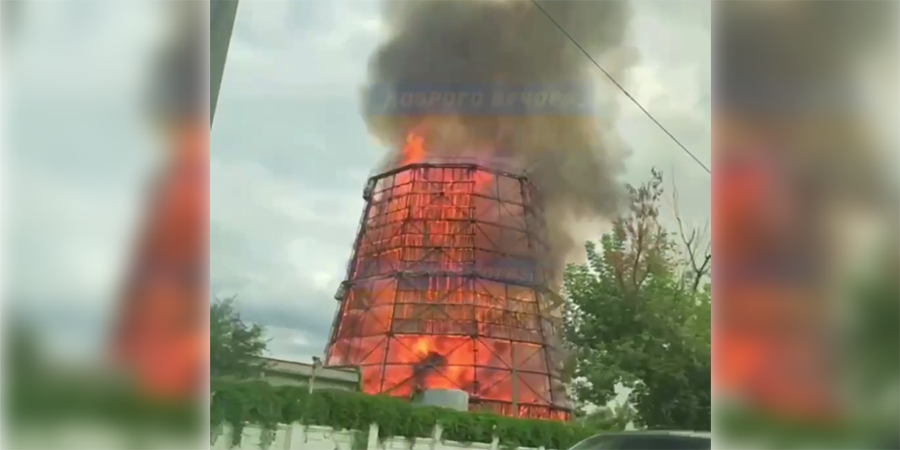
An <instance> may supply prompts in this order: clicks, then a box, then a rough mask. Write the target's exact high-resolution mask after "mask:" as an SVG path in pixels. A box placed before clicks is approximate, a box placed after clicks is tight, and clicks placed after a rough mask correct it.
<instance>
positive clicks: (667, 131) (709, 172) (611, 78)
mask: <svg viewBox="0 0 900 450" xmlns="http://www.w3.org/2000/svg"><path fill="white" fill-rule="evenodd" d="M531 3H534V6H535V7H537V9H539V10H540V11H541V12H542V13H544V15H545V16H547V18H548V19H550V22H553V25H556V28H558V29H559V31H561V32H562V34H564V35H565V36H566V37H567V38H568V39H569V41H571V42H572V43H573V44H575V46H576V47H578V50H581V53H584V56H586V57H587V59H589V60H590V61H591V62H592V63H594V66H596V67H597V68H598V69H600V71H601V72H603V75H606V78H609V81H612V82H613V84H614V85H616V87H617V88H619V90H620V91H622V93H623V94H625V96H626V97H628V99H629V100H631V102H632V103H634V104H635V105H637V107H638V108H640V109H641V111H643V112H644V115H646V116H647V117H649V118H650V120H652V121H653V123H655V124H656V126H658V127H659V129H660V130H663V132H664V133H666V135H668V136H669V137H670V138H671V139H672V140H673V141H675V144H677V145H678V146H679V147H681V149H682V150H684V152H685V153H687V154H688V156H690V157H691V158H693V159H694V162H696V163H697V164H699V165H700V167H702V168H703V170H705V171H706V173H708V174H712V171H710V170H709V167H707V166H706V164H703V162H702V161H700V159H699V158H697V156H695V155H694V154H693V153H692V152H691V151H690V150H688V149H687V147H685V146H684V144H682V143H681V141H679V140H678V138H676V137H675V136H674V135H672V133H670V132H669V130H667V129H666V127H664V126H663V125H662V124H661V123H659V121H658V120H656V118H655V117H653V115H652V114H650V112H649V111H647V109H646V108H644V106H643V105H641V103H640V102H638V101H637V99H635V98H634V97H632V96H631V94H630V93H629V92H628V91H627V90H625V87H624V86H622V85H621V84H619V82H618V81H616V79H615V78H613V76H612V75H610V74H609V72H607V71H606V69H604V68H603V67H602V66H601V65H600V63H598V62H597V60H595V59H594V58H593V57H592V56H591V54H590V53H588V52H587V50H585V49H584V47H582V46H581V44H579V43H578V41H576V40H575V38H573V37H572V35H570V34H569V32H568V31H566V29H565V28H563V27H562V25H560V24H559V22H557V21H556V19H554V18H553V16H551V15H550V13H548V12H547V11H546V10H545V9H544V8H543V7H541V5H540V4H538V2H537V0H531Z"/></svg>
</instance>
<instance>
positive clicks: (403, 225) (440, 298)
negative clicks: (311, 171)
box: [326, 162, 569, 419]
mask: <svg viewBox="0 0 900 450" xmlns="http://www.w3.org/2000/svg"><path fill="white" fill-rule="evenodd" d="M364 198H365V200H366V207H365V212H364V213H363V218H362V221H361V224H360V228H359V234H358V236H357V239H356V244H355V248H354V254H353V256H352V258H351V261H350V264H349V267H348V273H347V280H346V281H345V282H344V283H342V284H341V288H340V289H339V290H338V293H337V295H336V299H337V300H338V301H339V302H340V307H339V308H338V311H337V315H336V316H335V320H334V325H333V328H332V333H331V338H330V340H329V344H328V348H327V351H326V353H327V364H328V365H354V366H359V367H360V368H361V371H362V379H363V390H364V391H365V392H367V393H371V394H376V393H382V394H389V395H394V396H401V397H409V396H411V395H414V394H415V393H417V392H419V391H422V390H424V389H460V390H464V391H466V392H468V393H469V395H470V399H471V400H470V409H472V410H490V411H494V412H496V413H499V414H503V415H508V416H518V417H532V418H546V419H566V418H568V416H569V407H568V403H567V399H566V395H565V388H564V386H563V383H562V381H561V379H560V370H561V367H560V366H561V356H560V354H559V352H558V348H559V347H558V343H557V339H558V338H557V334H556V333H557V330H558V329H559V322H560V320H561V315H562V312H561V306H562V305H561V301H560V300H559V297H558V296H556V295H555V294H553V292H552V290H551V289H550V287H551V286H550V283H551V282H552V278H553V276H554V274H553V270H552V269H553V268H552V267H548V266H547V265H546V264H547V263H546V261H548V260H549V259H547V258H544V256H545V255H546V254H547V253H548V252H549V249H548V248H547V245H546V238H545V231H544V229H545V226H544V214H543V209H542V201H541V197H540V195H539V192H538V191H537V190H536V189H535V188H534V186H533V185H532V184H531V183H530V182H529V181H528V179H527V178H525V177H523V176H520V175H516V174H512V173H506V172H502V171H497V170H494V169H491V168H489V167H485V166H483V165H479V164H476V163H460V162H447V163H435V162H410V163H408V164H405V165H401V166H400V167H398V168H395V169H393V170H390V171H388V172H385V173H382V174H380V175H376V176H374V177H372V178H371V179H370V180H369V183H368V185H367V187H366V190H365V193H364Z"/></svg>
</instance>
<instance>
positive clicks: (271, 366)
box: [262, 357, 360, 384]
mask: <svg viewBox="0 0 900 450" xmlns="http://www.w3.org/2000/svg"><path fill="white" fill-rule="evenodd" d="M262 359H263V360H264V361H265V362H266V363H267V366H266V370H269V371H274V372H281V373H286V374H291V375H300V376H304V377H311V376H312V373H313V365H312V364H310V363H302V362H298V361H289V360H285V359H276V358H267V357H264V358H262ZM316 378H324V379H328V380H330V381H341V382H346V383H354V384H357V383H359V381H360V372H359V369H358V368H357V367H353V366H320V367H319V368H317V369H316Z"/></svg>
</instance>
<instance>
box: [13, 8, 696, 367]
mask: <svg viewBox="0 0 900 450" xmlns="http://www.w3.org/2000/svg"><path fill="white" fill-rule="evenodd" d="M35 4H37V5H42V6H39V7H35V8H34V9H33V10H32V11H29V12H30V13H31V17H30V18H29V19H28V21H27V25H28V26H27V27H23V28H24V30H23V32H24V34H23V35H21V39H20V40H19V42H17V44H18V47H17V48H16V49H14V52H13V53H14V54H12V55H10V54H9V52H8V54H7V56H9V58H7V57H5V58H6V59H7V61H5V63H4V65H6V66H7V67H9V66H12V65H13V64H12V63H13V62H15V65H16V67H14V68H13V70H10V71H7V72H9V73H11V74H12V75H7V74H5V76H4V84H5V86H4V93H5V94H6V96H5V97H6V99H7V101H8V102H9V104H8V105H6V108H7V112H9V111H14V116H15V117H12V118H11V117H10V114H9V113H7V115H6V116H7V117H6V120H7V124H6V128H5V130H7V133H9V135H8V139H9V141H8V143H6V145H4V148H5V149H7V151H6V155H5V157H6V165H5V168H6V172H9V173H11V174H13V175H14V176H12V177H11V178H9V180H10V181H9V182H7V184H6V186H5V187H6V190H5V192H7V194H6V195H7V203H6V204H7V205H8V212H7V217H11V218H12V219H13V220H12V221H11V222H9V223H8V224H7V225H6V227H5V228H4V230H5V231H6V232H7V233H6V234H7V236H4V238H5V243H6V245H7V248H8V249H9V250H8V251H7V252H6V255H5V257H7V263H6V267H7V268H8V269H11V271H8V272H7V274H6V286H7V292H6V293H4V294H5V296H4V300H5V301H9V302H11V303H13V304H15V305H18V306H27V307H28V308H29V309H30V310H31V311H33V312H35V313H36V314H37V316H39V317H40V318H41V322H42V324H44V325H45V326H47V327H48V328H47V330H48V333H47V336H48V337H50V338H52V342H53V343H54V345H55V346H57V347H58V348H64V349H66V350H65V351H67V352H69V351H71V352H76V353H80V352H86V351H91V350H96V349H97V348H98V345H100V343H102V336H103V333H104V332H105V330H106V328H107V327H108V326H109V324H108V321H109V319H110V314H109V313H110V311H111V309H112V305H113V302H114V301H115V298H114V295H113V294H114V291H115V288H116V287H117V282H118V281H119V280H120V278H121V273H120V272H121V271H120V270H119V269H120V267H121V266H122V264H123V262H124V261H126V260H127V257H128V256H129V255H128V251H127V250H128V247H127V243H128V239H129V238H130V237H131V236H132V234H133V233H134V231H135V230H134V227H135V224H136V222H137V220H138V218H139V214H140V204H139V200H140V199H141V195H142V191H143V190H144V188H145V187H146V186H145V185H146V183H147V179H148V177H149V176H150V174H151V172H152V168H153V163H154V162H155V161H156V160H157V159H158V158H157V157H158V156H159V152H160V151H159V150H158V149H157V148H156V147H158V146H159V142H158V141H157V140H156V139H155V138H154V136H153V134H152V133H151V132H150V130H148V129H147V126H146V123H144V122H143V121H142V118H141V116H140V111H139V110H138V109H137V108H135V105H136V104H137V98H138V97H137V95H138V92H139V90H138V89H139V87H140V86H141V83H144V82H145V80H144V78H145V76H146V70H145V69H146V67H147V58H146V52H147V50H148V49H150V48H152V45H153V43H154V42H156V41H157V40H158V35H159V30H160V27H161V20H159V19H160V18H161V16H160V15H159V14H158V13H157V12H155V10H156V8H155V6H154V5H152V4H150V3H148V2H139V1H129V2H93V3H90V2H85V1H81V0H79V1H75V2H37V3H35ZM378 5H379V4H378V2H374V1H362V0H355V1H311V0H310V1H304V0H242V2H241V5H240V8H239V10H238V17H237V22H236V24H235V33H234V38H233V42H232V44H231V51H230V54H229V58H228V63H227V66H226V69H225V70H226V72H225V76H224V82H223V86H222V91H221V96H220V103H219V106H218V108H217V112H216V123H215V125H214V127H213V129H212V144H211V145H212V156H211V197H212V198H211V218H210V219H211V223H210V232H211V255H210V256H211V260H210V268H211V287H212V293H213V294H214V295H215V294H217V293H218V294H222V295H229V294H235V293H236V294H238V296H239V297H238V300H239V306H240V308H241V310H242V312H243V313H244V315H245V317H246V318H247V319H250V320H253V321H256V322H259V323H261V324H263V325H266V326H267V327H268V330H269V334H270V337H271V338H272V342H271V344H270V350H271V353H272V355H273V356H275V357H280V358H286V359H299V360H308V359H309V357H310V356H311V355H314V354H318V353H320V352H321V351H322V350H323V348H324V345H325V340H326V339H327V334H328V331H329V327H330V326H331V321H332V317H333V314H334V310H335V307H336V306H337V305H336V302H335V301H334V300H333V299H332V297H333V294H334V292H335V290H336V288H337V286H338V284H339V282H340V281H341V278H342V276H343V272H344V270H345V268H346V263H347V258H348V257H349V254H350V248H351V244H352V241H353V239H354V233H355V232H356V229H357V225H358V222H359V218H360V214H361V212H362V206H363V203H362V198H361V194H362V187H363V185H364V183H365V180H366V178H367V177H368V176H369V175H370V173H371V169H372V168H373V166H374V165H375V164H376V163H377V162H378V160H379V158H380V156H381V155H382V154H383V149H381V148H379V147H378V146H377V145H376V144H375V143H374V142H373V141H372V140H371V139H370V138H369V136H368V135H367V134H366V130H365V126H364V123H363V120H362V118H361V116H360V113H359V111H360V107H359V98H358V92H359V88H360V86H361V85H362V84H363V82H364V80H365V75H366V73H365V70H366V63H367V58H368V55H369V54H370V53H371V51H372V49H373V48H374V47H375V46H376V45H377V44H378V43H379V41H380V40H381V39H382V36H383V33H384V29H383V27H382V26H381V23H380V21H379V15H378ZM635 7H636V10H637V12H636V17H635V19H634V21H633V23H632V30H631V36H632V38H631V41H632V44H633V45H634V46H635V47H637V48H638V49H639V51H640V52H641V55H642V60H641V63H640V64H639V66H638V67H637V68H636V69H635V70H633V72H632V73H631V77H630V79H627V80H623V84H624V85H625V86H626V87H627V88H628V89H629V90H630V91H631V93H632V94H633V95H634V96H635V97H636V98H638V99H639V100H640V101H641V103H642V104H643V105H644V106H645V107H646V108H647V109H648V110H650V111H651V112H652V113H653V114H654V115H655V116H656V117H657V119H658V120H659V121H660V122H662V123H663V124H665V126H666V127H667V128H668V129H669V131H671V132H672V133H673V134H674V135H675V136H677V137H678V138H679V139H680V140H681V141H682V143H684V145H685V146H687V147H688V148H689V149H691V150H692V151H693V152H694V153H695V154H696V155H697V156H698V157H699V158H700V159H701V160H702V161H704V163H706V164H707V166H708V164H709V155H710V138H709V135H710V105H709V84H710V64H709V61H710V30H709V5H708V3H706V2H703V1H679V2H662V1H638V2H637V3H636V5H635ZM576 38H577V36H576ZM142 49H143V50H142ZM597 77H598V85H599V86H601V88H603V89H615V87H614V86H612V85H609V84H606V85H605V87H604V84H603V82H601V81H602V77H603V76H602V74H600V73H599V72H598V74H597ZM11 91H15V93H14V95H11V94H10V93H11ZM621 98H622V103H623V108H622V115H621V118H620V121H619V124H618V131H619V133H620V135H621V138H622V139H623V140H624V141H625V142H626V143H627V144H628V145H629V146H630V147H631V150H632V155H631V156H630V157H629V159H628V161H627V166H628V173H627V175H626V177H625V179H626V181H631V182H636V183H637V182H640V181H642V180H644V179H646V177H647V175H648V174H649V170H650V168H651V167H652V166H657V167H659V168H661V169H663V170H664V171H666V172H668V173H671V172H672V171H673V170H674V173H675V175H676V177H675V181H676V183H677V184H678V189H679V192H680V202H679V208H680V209H681V210H682V214H683V215H684V216H685V217H687V218H688V219H689V220H691V221H694V222H697V223H701V222H703V221H705V220H707V219H708V217H709V197H710V190H709V187H710V181H709V176H708V175H707V174H706V173H705V172H704V171H703V169H701V168H700V167H699V166H698V165H697V164H696V163H695V162H694V161H693V160H691V159H690V157H688V156H687V155H685V154H684V153H683V152H682V151H681V149H679V148H678V147H677V146H676V145H675V144H674V143H673V142H672V141H671V140H670V139H669V138H668V137H667V136H666V135H665V134H664V133H663V132H661V131H660V130H658V129H657V128H656V126H655V125H654V124H653V123H652V122H651V121H650V120H649V119H647V118H646V117H645V116H643V114H642V113H641V112H640V111H639V110H638V109H637V108H636V107H634V106H633V105H631V104H630V103H628V101H627V99H625V97H624V96H621ZM4 175H7V174H4ZM10 192H12V195H10ZM13 262H14V264H13ZM49 331H52V334H50V333H49ZM63 346H64V347H63Z"/></svg>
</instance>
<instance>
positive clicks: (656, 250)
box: [564, 170, 711, 430]
mask: <svg viewBox="0 0 900 450" xmlns="http://www.w3.org/2000/svg"><path fill="white" fill-rule="evenodd" d="M662 185H663V176H662V173H661V172H659V171H656V170H653V171H652V177H651V179H650V180H649V181H648V182H647V183H645V184H643V185H641V186H638V187H633V186H629V187H628V191H629V193H630V197H631V206H630V208H629V210H628V211H627V213H626V214H623V215H622V216H621V217H620V218H618V219H617V220H615V221H614V222H613V227H612V231H610V232H609V233H607V234H606V235H604V236H603V237H602V238H601V240H600V243H599V244H600V245H599V246H598V245H596V244H595V243H592V242H589V243H587V244H586V250H587V263H586V264H580V265H569V267H568V268H567V270H566V274H565V280H564V294H565V298H566V302H567V313H566V338H567V344H568V345H569V349H570V350H571V351H572V352H573V356H574V357H573V358H572V360H573V361H574V367H572V368H570V370H571V373H572V376H573V380H574V381H573V387H574V391H575V395H576V398H577V400H578V401H579V402H583V403H590V404H594V405H600V406H603V405H607V404H608V403H609V402H610V401H611V400H612V399H613V398H614V397H615V396H616V392H615V391H616V386H623V387H625V388H626V389H630V391H631V393H630V395H629V402H630V403H631V405H633V407H634V409H635V417H634V422H635V425H637V426H644V427H648V428H669V429H673V428H674V429H691V430H708V429H709V427H710V393H709V391H710V385H711V383H710V368H711V363H710V348H711V347H710V338H711V332H710V324H711V322H710V319H711V318H710V301H711V289H710V284H709V282H708V281H707V280H708V274H709V264H710V256H709V246H708V243H707V244H706V246H705V248H704V246H703V245H702V244H703V239H701V238H702V236H703V234H705V233H703V232H701V231H700V230H696V229H695V230H693V231H691V232H690V233H688V232H685V229H684V226H683V224H682V222H681V220H680V219H678V220H677V223H678V232H677V233H674V232H669V231H667V230H666V228H665V227H664V226H663V225H662V224H661V223H660V220H659V204H660V203H661V201H662V198H663V188H662ZM675 199H676V202H677V193H675ZM677 215H678V214H677V210H676V217H677Z"/></svg>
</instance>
